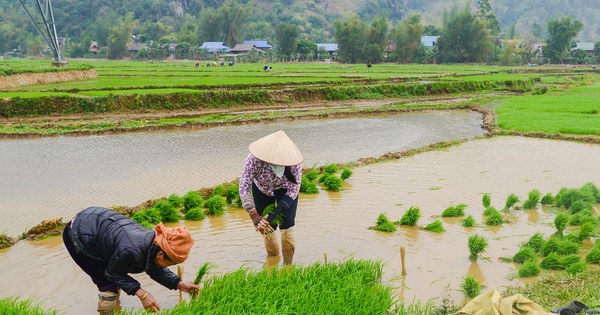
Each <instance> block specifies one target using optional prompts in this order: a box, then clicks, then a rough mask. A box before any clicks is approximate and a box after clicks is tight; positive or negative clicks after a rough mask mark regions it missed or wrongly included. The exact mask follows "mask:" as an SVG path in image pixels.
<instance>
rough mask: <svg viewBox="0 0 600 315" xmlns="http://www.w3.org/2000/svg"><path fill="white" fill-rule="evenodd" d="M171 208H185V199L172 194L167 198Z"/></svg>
mask: <svg viewBox="0 0 600 315" xmlns="http://www.w3.org/2000/svg"><path fill="white" fill-rule="evenodd" d="M167 200H168V201H169V203H170V204H171V206H173V207H175V208H179V207H181V206H183V198H181V197H179V196H178V195H177V194H172V195H170V196H169V198H167Z"/></svg>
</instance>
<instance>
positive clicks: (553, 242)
mask: <svg viewBox="0 0 600 315" xmlns="http://www.w3.org/2000/svg"><path fill="white" fill-rule="evenodd" d="M559 242H560V239H559V238H558V237H551V238H549V239H548V240H547V241H545V242H544V244H543V245H542V248H541V249H540V254H541V255H542V256H544V257H546V256H548V255H549V254H550V253H552V252H556V251H558V245H559Z"/></svg>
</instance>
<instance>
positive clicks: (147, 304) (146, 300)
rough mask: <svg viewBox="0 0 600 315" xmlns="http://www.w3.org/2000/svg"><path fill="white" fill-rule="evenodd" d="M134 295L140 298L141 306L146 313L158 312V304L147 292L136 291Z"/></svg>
mask: <svg viewBox="0 0 600 315" xmlns="http://www.w3.org/2000/svg"><path fill="white" fill-rule="evenodd" d="M135 295H136V296H137V297H139V298H140V301H142V306H143V307H144V309H145V310H146V311H149V312H156V311H160V305H158V302H156V300H155V299H154V297H153V296H152V294H150V293H149V292H148V291H146V290H144V289H139V290H137V292H136V293H135Z"/></svg>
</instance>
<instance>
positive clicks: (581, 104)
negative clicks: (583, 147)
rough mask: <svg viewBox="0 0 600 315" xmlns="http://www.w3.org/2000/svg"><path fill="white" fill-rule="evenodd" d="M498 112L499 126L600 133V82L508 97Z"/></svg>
mask: <svg viewBox="0 0 600 315" xmlns="http://www.w3.org/2000/svg"><path fill="white" fill-rule="evenodd" d="M496 113H497V125H498V127H500V128H502V129H505V130H514V131H521V132H543V133H547V134H573V135H596V136H599V135H600V83H599V82H597V83H595V84H593V85H590V86H582V87H577V88H572V89H570V90H568V91H567V92H562V93H555V94H544V95H535V96H533V95H527V96H521V97H514V98H510V99H506V100H503V101H502V104H501V105H499V106H498V107H497V108H496Z"/></svg>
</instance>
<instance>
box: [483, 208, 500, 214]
mask: <svg viewBox="0 0 600 315" xmlns="http://www.w3.org/2000/svg"><path fill="white" fill-rule="evenodd" d="M493 214H500V212H499V211H498V210H497V209H496V208H494V207H492V206H489V207H487V208H485V210H483V215H487V216H490V215H493Z"/></svg>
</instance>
